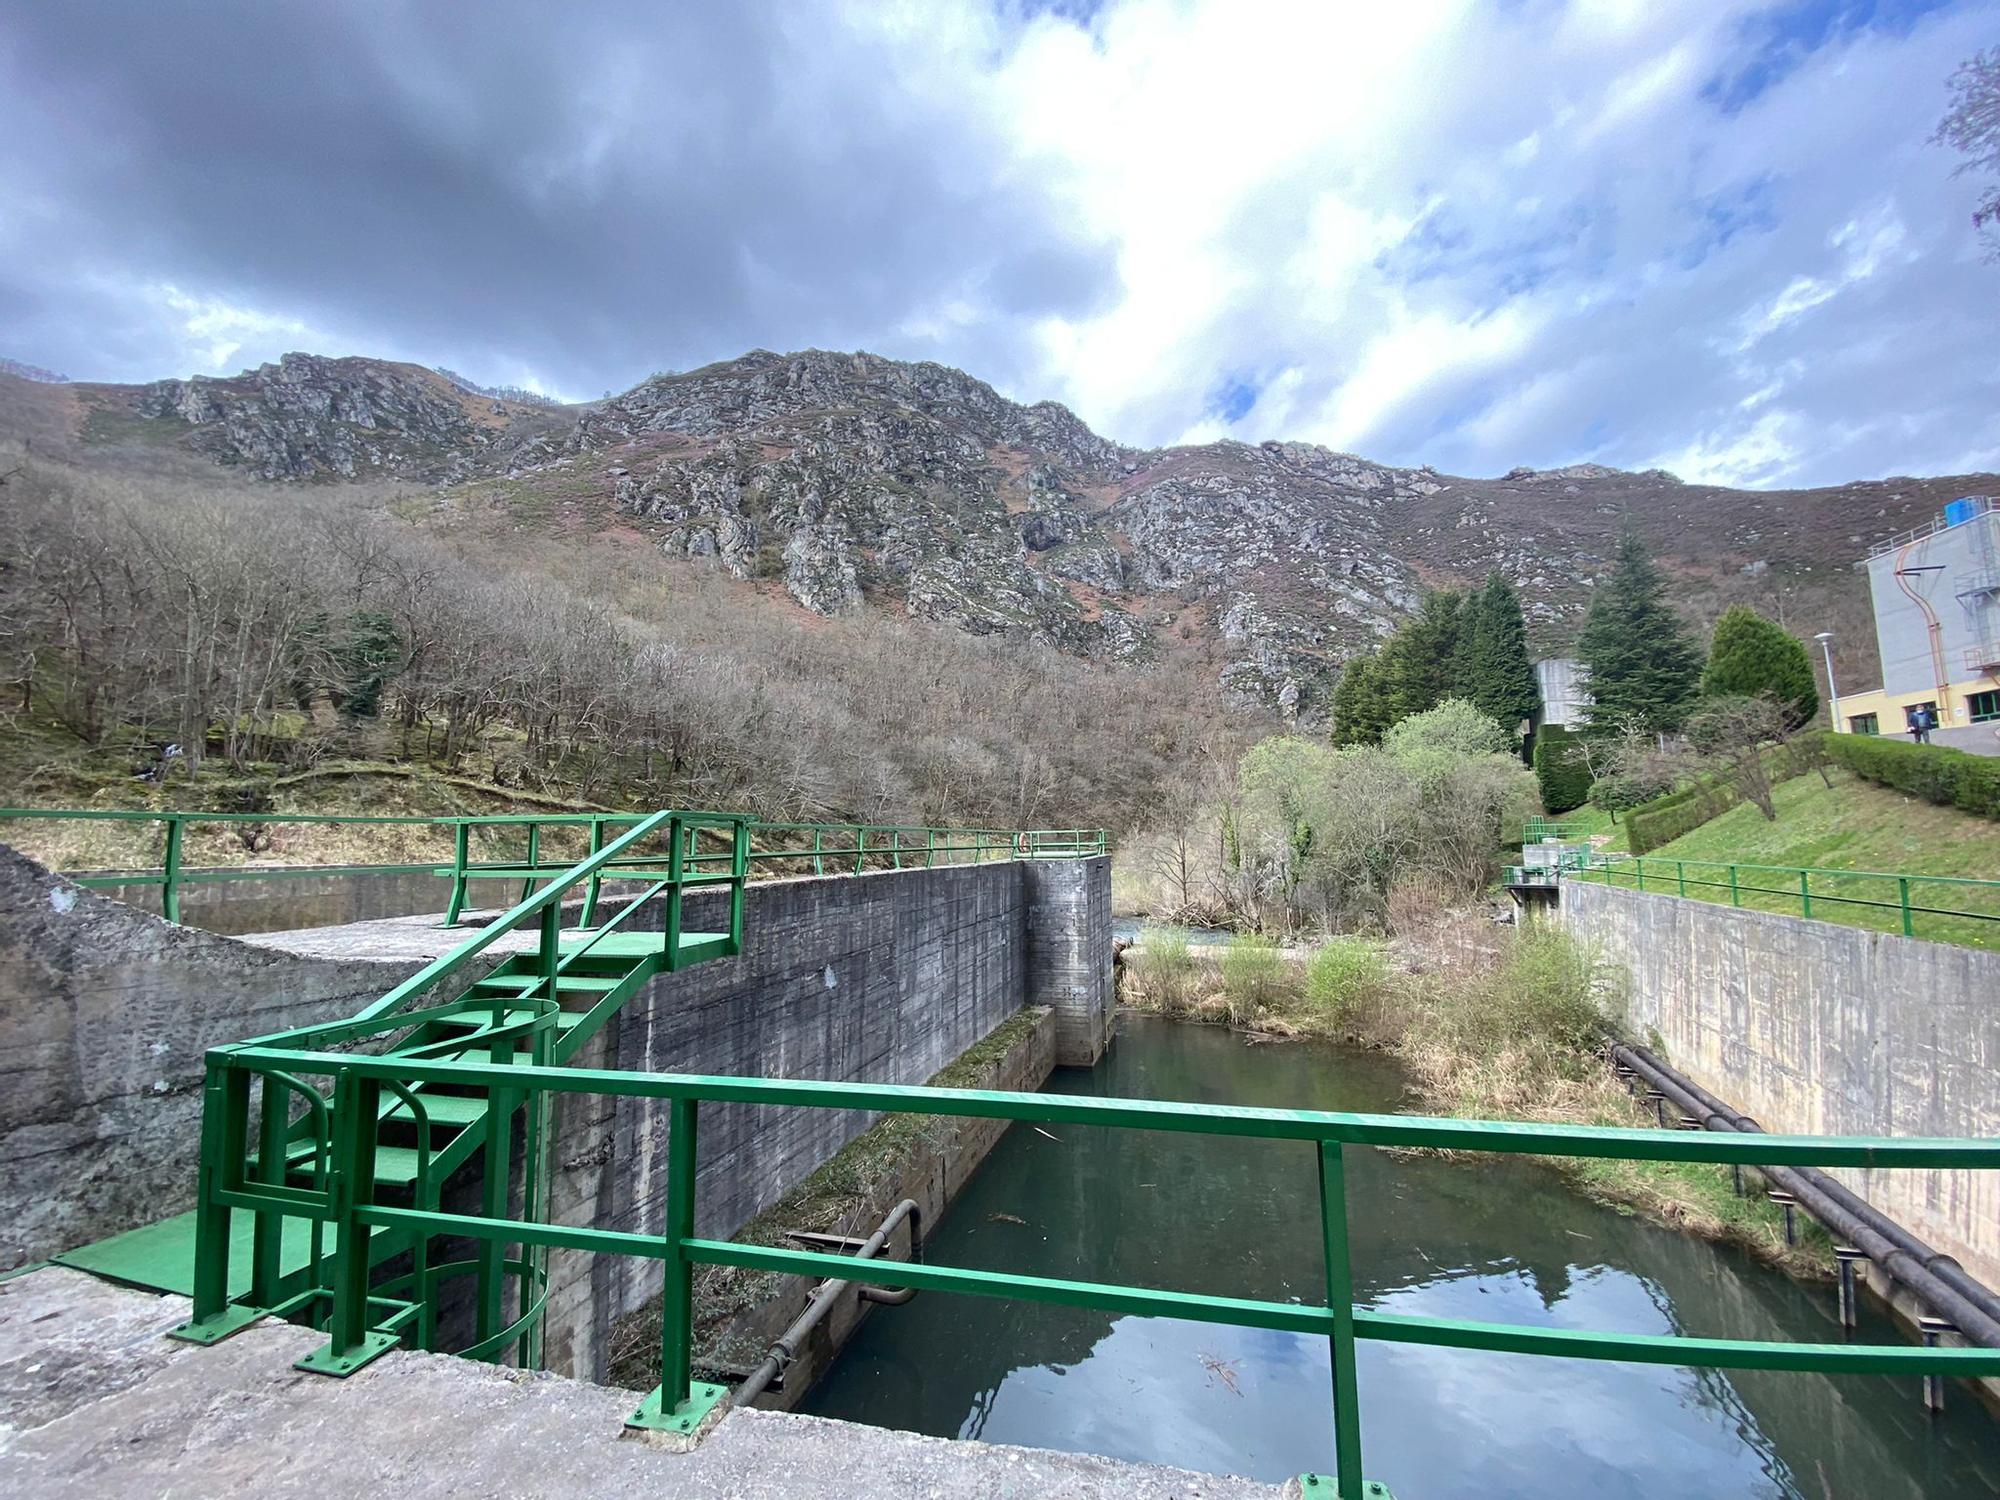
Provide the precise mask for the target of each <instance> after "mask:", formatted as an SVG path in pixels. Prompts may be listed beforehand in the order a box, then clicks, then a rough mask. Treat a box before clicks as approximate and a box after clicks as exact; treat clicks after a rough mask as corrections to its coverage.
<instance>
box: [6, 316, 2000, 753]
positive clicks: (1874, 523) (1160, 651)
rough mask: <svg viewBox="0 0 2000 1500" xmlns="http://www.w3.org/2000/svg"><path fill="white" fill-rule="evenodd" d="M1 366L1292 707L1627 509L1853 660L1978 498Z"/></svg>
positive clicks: (997, 406)
mask: <svg viewBox="0 0 2000 1500" xmlns="http://www.w3.org/2000/svg"><path fill="white" fill-rule="evenodd" d="M0 383H4V387H5V388H6V394H7V395H8V396H9V399H8V400H7V401H6V402H5V403H4V404H0V405H4V410H5V411H11V412H21V411H24V410H31V409H32V410H36V411H39V412H40V414H41V416H42V417H43V418H44V422H43V428H42V430H44V431H47V430H58V431H61V432H64V433H66V434H67V438H68V440H69V441H70V443H71V444H72V445H73V448H74V451H75V452H76V454H77V455H78V456H79V458H80V460H81V461H84V462H89V461H90V459H91V456H92V453H93V451H94V450H96V449H100V448H108V447H123V448H126V449H131V448H133V447H135V446H136V447H139V448H142V449H144V448H150V449H153V450H168V451H173V450H184V451H186V452H191V453H193V454H196V455H198V456H200V457H201V458H203V459H205V460H208V461H210V462H214V463H218V464H221V465H224V466H226V467H229V468H233V469H236V470H239V471H241V472H244V473H246V474H249V475H253V476H256V477H257V478H259V479H263V480H268V481H273V482H279V483H282V482H287V481H289V482H300V481H317V482H331V483H341V482H349V481H356V480H368V479H374V480H389V481H399V482H409V483H415V484H420V485H426V486H431V487H434V488H436V489H437V490H439V491H440V492H441V494H442V495H444V496H445V497H447V498H448V499H451V500H454V501H458V502H463V503H466V504H484V505H485V506H487V507H488V508H492V509H497V510H500V511H503V512H505V511H510V510H511V511H514V512H517V513H520V514H540V513H546V512H549V511H551V510H554V511H556V512H558V513H560V514H562V515H564V516H567V517H569V518H570V522H571V524H573V525H575V526H576V527H579V528H581V529H584V530H586V531H588V530H593V529H594V530H596V531H598V532H603V533H609V532H612V531H614V530H616V531H620V532H626V531H632V532H636V533H637V534H639V535H640V536H642V537H644V538H645V539H646V540H647V541H648V542H649V543H650V544H652V545H653V546H655V547H657V548H658V549H659V551H660V552H661V553H662V554H664V555H665V556H667V557H669V558H674V559H684V560H687V561H691V562H700V563H707V564H709V565H712V566H715V567H718V568H720V569H722V570H724V571H725V572H727V573H728V574H729V575H731V576H732V577H734V578H736V579H738V580H740V581H742V582H743V583H745V584H751V585H756V586H760V587H764V588H767V589H768V588H776V589H779V590H782V592H783V593H784V594H785V595H786V596H787V597H789V598H790V599H791V600H792V601H793V602H794V603H795V604H796V605H797V606H798V607H800V608H802V609H804V610H808V611H810V612H812V613H814V614H819V615H837V614H841V613H844V612H847V611H852V610H857V609H863V608H868V607H871V606H883V607H889V608H892V609H894V608H900V609H903V610H906V611H907V612H908V613H910V614H912V615H916V616H921V617H925V618H930V619H938V620H947V621H950V622H952V623H954V624H956V625H958V626H959V627H961V628H963V629H966V630H969V631H973V632H976V633H981V634H993V633H1001V634H1009V635H1019V636H1022V637H1025V638H1029V639H1034V640H1037V641H1041V642H1043V643H1045V644H1048V645H1052V646H1055V647H1057V648H1058V649H1061V650H1064V651H1068V652H1071V653H1073V654H1076V655H1079V656H1084V657H1093V658H1107V659H1112V660H1120V661H1135V662H1146V661H1154V660H1161V659H1172V658H1175V657H1176V656H1177V654H1178V652H1177V647H1176V643H1177V642H1180V643H1186V642H1191V641H1195V640H1197V639H1200V640H1202V641H1204V642H1206V643H1207V644H1209V645H1212V646H1213V647H1214V648H1215V650H1214V651H1213V652H1211V653H1209V654H1210V655H1212V656H1214V657H1215V658H1216V662H1214V663H1210V664H1209V665H1208V666H1207V667H1206V668H1205V670H1213V671H1215V672H1216V673H1217V674H1218V676H1219V678H1220V681H1221V683H1222V686H1223V687H1224V688H1225V689H1226V690H1227V691H1228V692H1229V693H1231V694H1233V695H1236V696H1238V697H1240V698H1242V699H1245V700H1249V701H1251V702H1255V703H1257V704H1261V705H1263V706H1265V707H1268V708H1273V709H1277V710H1279V711H1281V712H1283V713H1287V714H1291V715H1296V716H1300V717H1304V718H1306V719H1316V718H1318V717H1319V716H1320V715H1321V714H1322V713H1323V712H1324V708H1325V704H1326V700H1327V696H1328V694H1329V691H1330V688H1331V685H1332V682H1333V680H1334V677H1335V676H1336V675H1337V672H1338V668H1339V665H1340V663H1341V662H1342V661H1343V660H1345V659H1346V658H1347V657H1348V656H1350V655H1352V654H1353V653H1354V652H1355V651H1357V650H1362V649H1366V648H1367V647H1368V646H1369V645H1371V644H1372V643H1373V642H1374V641H1376V640H1379V639H1380V638H1381V637H1382V636H1383V635H1384V634H1385V633H1386V632H1387V631H1388V630H1389V629H1391V628H1393V626H1394V624H1395V622H1396V621H1397V620H1398V619H1400V618H1401V617H1402V616H1404V615H1405V614H1406V613H1407V612H1408V611H1409V610H1410V609H1411V608H1413V607H1414V605H1415V604H1416V602H1417V600H1418V599H1419V598H1420V596H1421V593H1422V591H1423V590H1424V589H1425V588H1427V587H1433V586H1441V585H1462V584H1469V583H1474V582H1477V581H1478V580H1479V579H1480V578H1482V577H1483V576H1484V575H1485V573H1486V572H1487V571H1488V570H1489V569H1493V568H1497V569H1499V570H1500V571H1502V572H1503V573H1505V574H1506V575H1507V576H1508V577H1509V578H1510V580H1511V581H1512V582H1513V583H1514V584H1515V586H1516V587H1517V589H1519V590H1520V592H1521V594H1522V598H1523V604H1524V608H1525V609H1526V612H1527V615H1528V619H1529V623H1530V628H1531V631H1532V633H1533V635H1534V637H1535V640H1536V644H1537V646H1538V648H1540V649H1542V650H1545V651H1556V650H1560V649H1562V648H1563V647H1564V646H1566V645H1567V643H1568V641H1569V639H1570V637H1571V635H1572V634H1573V632H1574V628H1575V625H1576V623H1577V621H1578V619H1579V617H1580V613H1581V608H1582V604H1583V600H1584V598H1585V597H1586V595H1587V592H1588V587H1589V585H1590V583H1591V582H1592V581H1593V580H1594V578H1595V577H1596V576H1597V574H1598V573H1599V572H1600V571H1601V570H1602V569H1603V568H1604V567H1605V566H1606V565H1607V564H1608V559H1609V555H1610V545H1611V542H1612V540H1613V539H1614V538H1615V534H1616V532H1617V530H1618V528H1619V526H1620V525H1621V524H1622V523H1623V521H1624V519H1625V518H1626V517H1628V516H1629V517H1631V518H1632V519H1633V521H1634V522H1635V523H1636V524H1638V525H1639V526H1640V528H1641V530H1642V531H1643V532H1645V533H1646V534H1647V536H1648V539H1649V540H1650V541H1651V542H1652V543H1653V545H1654V547H1655V549H1656V550H1657V551H1659V552H1660V553H1661V555H1662V558H1663V560H1664V561H1665V562H1666V564H1667V565H1668V566H1669V568H1670V569H1672V570H1673V572H1674V573H1675V575H1676V578H1677V581H1678V583H1679V585H1680V587H1679V591H1678V592H1679V602H1680V603H1681V605H1682V607H1683V608H1684V609H1685V610H1686V611H1687V612H1688V613H1689V615H1690V617H1691V618H1692V619H1694V620H1695V621H1696V623H1706V622H1707V621H1708V620H1710V619H1712V618H1713V617H1714V615H1716V614H1718V613H1719V612H1720V610H1721V609H1722V608H1724V607H1726V606H1727V605H1728V604H1730V603H1737V602H1745V603H1750V604H1752V605H1754V606H1756V607H1758V608H1760V609H1762V610H1763V611H1764V612H1765V613H1767V614H1772V615H1774V616H1776V617H1778V618H1780V619H1781V620H1783V621H1785V622H1786V623H1788V624H1790V625H1791V626H1792V628H1794V629H1797V630H1799V631H1800V632H1801V633H1804V634H1810V633H1812V632H1814V631H1816V630H1818V629H1822V628H1832V629H1834V630H1835V631H1836V634H1837V636H1838V637H1839V640H1840V647H1841V659H1840V666H1841V669H1842V672H1843V676H1844V677H1845V678H1847V679H1848V680H1860V679H1862V678H1865V677H1866V676H1867V675H1868V673H1869V672H1870V671H1872V669H1873V654H1874V653H1873V640H1872V631H1870V630H1869V629H1868V614H1867V609H1866V596H1865V585H1864V584H1862V583H1861V582H1860V580H1859V579H1858V578H1857V576H1856V575H1854V574H1853V572H1852V570H1851V567H1849V566H1848V565H1849V564H1851V562H1852V561H1853V560H1855V559H1857V558H1859V557H1860V556H1861V555H1862V554H1863V552H1864V551H1865V550H1866V547H1867V545H1868V544H1869V543H1871V542H1873V541H1874V540H1876V539H1878V538H1879V537H1880V536H1883V535H1887V534H1889V533H1891V532H1894V531H1897V530H1900V529H1903V528H1904V527H1906V526H1909V525H1913V524H1916V523H1917V522H1919V521H1921V520H1923V519H1925V518H1926V517H1927V515H1928V514H1929V513H1930V512H1932V511H1934V510H1936V509H1937V508H1938V507H1939V506H1940V505H1941V504H1942V503H1943V502H1944V501H1945V500H1947V499H1950V498H1952V497H1953V496H1954V495H1956V494H1958V493H1963V492H1964V491H1965V490H1966V489H1968V488H1977V487H1981V486H1986V487H2000V478H1996V476H1992V475H1967V476H1947V477H1936V478H1897V479H1885V480H1869V481H1859V482H1856V483H1853V484H1849V485H1840V486H1827V487H1822V488H1820V489H1814V490H1789V491H1737V490H1729V489H1725V488H1721V487H1717V486H1707V485H1699V484H1688V483H1684V482H1683V481H1681V480H1680V479H1678V478H1677V477H1675V476H1673V475H1671V474H1667V473H1665V472H1663V471H1659V470H1652V471H1646V472H1640V473H1634V472H1630V471H1624V470H1618V469H1613V468H1609V467H1608V466H1605V465H1600V464H1594V463H1580V464H1570V465H1564V466H1560V467H1558V468H1554V469H1549V470H1539V471H1537V470H1532V469H1522V468H1516V469H1513V470H1510V471H1509V472H1508V473H1507V474H1505V475H1502V476H1500V477H1499V478H1495V479H1481V478H1475V477H1468V476H1456V475H1449V474H1443V473H1439V472H1438V471H1436V470H1433V469H1430V468H1428V467H1418V468H1404V467H1398V466H1394V465H1386V464H1380V463H1376V462H1374V461H1372V460H1369V459H1366V458H1362V457H1360V456H1358V455H1355V454H1350V453H1340V452H1336V451H1334V450H1331V449H1328V448H1324V447H1321V446H1319V445H1316V444H1311V443H1303V442H1284V441H1276V440H1273V441H1267V442H1263V443H1256V444H1249V443H1240V442H1235V441H1222V442H1215V443H1207V444H1200V445H1191V446H1183V447H1174V448H1164V449H1141V448H1133V447H1128V446H1126V445H1123V444H1119V443H1117V442H1115V441H1113V440H1111V439H1108V438H1104V437H1101V436H1099V435H1098V434H1097V433H1095V432H1093V431H1092V430H1091V429H1090V428H1089V426H1088V425H1087V424H1085V423H1084V422H1083V421H1082V420H1081V419H1079V418H1078V417H1077V416H1076V415H1075V414H1074V413H1072V412H1070V411H1069V410H1068V408H1066V407H1064V406H1062V405H1061V404H1060V403H1057V402H1053V401H1044V402H1038V403H1034V404H1031V405H1023V404H1021V403H1019V402H1015V401H1012V400H1010V399H1008V398H1006V397H1004V396H1001V395H1000V394H999V393H998V392H996V391H995V390H994V389H993V387H992V386H990V385H988V384H987V383H986V382H984V381H981V380H979V379H978V378H977V377H975V376H972V375H969V374H967V373H966V372H963V371H960V370H956V369H954V368H952V367H950V366H946V365H941V364H935V363H930V362H908V361H898V360H892V359H888V358H885V357H883V356H880V355H874V354H868V353H862V352H856V353H843V352H837V351H826V350H803V351H797V352H794V353H789V354H781V353H775V352H773V351H769V350H753V351H750V352H749V353H746V354H744V355H741V356H738V357H737V358H735V359H731V360H723V361H717V362H715V363H712V364H709V365H705V366H702V367H700V368H699V369H695V370H691V371H686V372H679V373H662V374H658V375H654V376H651V377H649V378H648V379H646V380H644V381H641V382H639V383H638V384H637V385H635V386H633V387H632V388H631V389H630V390H628V391H625V392H623V393H621V394H619V395H616V396H612V397H608V398H606V399H604V400H600V401H595V402H587V403H580V404H577V405H572V406H561V407H552V406H548V405H545V404H542V403H541V402H540V401H537V400H533V399H521V400H514V399H508V398H507V397H506V396H505V395H504V393H493V392H486V391H484V390H483V388H477V387H474V386H472V384H471V382H468V381H466V380H465V379H464V378H463V377H460V376H455V375H451V374H447V373H442V372H439V371H436V370H432V369H429V368H427V367H425V366H421V365H414V364H406V363H399V362H392V361H384V360H376V359H372V358H369V357H366V356H346V357H340V358H332V357H327V356H320V355H312V354H301V353H294V354H287V355H285V356H284V357H283V358H281V359H280V360H278V361H276V362H274V363H270V364H266V365H263V366H259V367H257V368H256V369H254V370H247V371H244V372H242V373H241V374H239V375H236V376H228V377H210V376H194V377H190V378H187V379H184V380H163V381H156V382H151V383H148V384H145V385H139V386H118V385H107V384H102V383H88V382H73V383H70V384H67V385H61V386H54V385H31V384H30V383H29V382H27V381H24V380H19V379H17V378H15V377H12V376H7V375H0ZM37 403H40V404H39V406H37ZM51 403H62V405H61V406H60V407H58V406H56V405H52V404H51ZM7 425H8V424H7V423H6V421H5V419H4V416H0V434H4V433H5V431H6V428H7ZM15 425H17V426H18V425H19V424H15ZM1218 663H1219V664H1218ZM1857 674H1858V675H1857Z"/></svg>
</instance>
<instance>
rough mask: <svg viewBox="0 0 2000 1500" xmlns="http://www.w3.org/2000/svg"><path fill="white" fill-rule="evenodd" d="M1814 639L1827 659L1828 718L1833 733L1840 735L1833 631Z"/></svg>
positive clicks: (1823, 631)
mask: <svg viewBox="0 0 2000 1500" xmlns="http://www.w3.org/2000/svg"><path fill="white" fill-rule="evenodd" d="M1813 639H1814V640H1816V641H1818V642H1819V649H1820V654H1821V655H1823V656H1824V657H1825V658H1826V696H1827V697H1828V699H1830V700H1831V701H1830V702H1829V703H1828V704H1827V709H1826V711H1827V716H1828V717H1829V718H1831V719H1832V720H1833V732H1834V733H1835V734H1839V733H1841V732H1842V731H1841V728H1840V689H1839V688H1837V687H1835V686H1834V682H1833V632H1832V631H1831V630H1822V631H1821V632H1820V633H1819V634H1818V635H1816V636H1814V637H1813Z"/></svg>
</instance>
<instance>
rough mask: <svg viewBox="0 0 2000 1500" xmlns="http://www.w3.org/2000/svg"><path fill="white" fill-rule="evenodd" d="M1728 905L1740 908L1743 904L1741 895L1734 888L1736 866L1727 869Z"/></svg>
mask: <svg viewBox="0 0 2000 1500" xmlns="http://www.w3.org/2000/svg"><path fill="white" fill-rule="evenodd" d="M1729 904H1730V905H1731V906H1741V905H1742V904H1743V893H1742V892H1741V891H1740V890H1738V889H1737V888H1736V866H1734V865H1731V866H1730V867H1729Z"/></svg>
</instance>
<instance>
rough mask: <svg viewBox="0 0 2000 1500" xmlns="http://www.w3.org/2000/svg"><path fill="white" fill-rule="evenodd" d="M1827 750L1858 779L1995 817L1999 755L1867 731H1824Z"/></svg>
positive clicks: (1998, 814) (1998, 813) (1999, 814)
mask: <svg viewBox="0 0 2000 1500" xmlns="http://www.w3.org/2000/svg"><path fill="white" fill-rule="evenodd" d="M1826 749H1827V754H1828V755H1830V756H1831V757H1832V758H1833V759H1834V761H1836V762H1837V763H1838V764H1840V765H1843V766H1845V767H1847V769H1848V770H1850V771H1852V772H1853V773H1854V774H1855V775H1856V776H1859V777H1860V778H1861V779H1862V780H1863V781H1873V782H1876V783H1877V784H1879V785H1881V786H1886V787H1894V788H1895V789H1896V790H1897V791H1899V792H1908V793H1909V794H1910V795H1911V796H1912V797H1921V798H1923V800H1924V801H1926V802H1935V803H1936V804H1937V805H1938V806H1939V807H1955V808H1957V809H1959V811H1961V812H1969V813H1972V814H1974V815H1976V816H1978V817H1982V818H2000V756H1992V755H1970V754H1967V753H1966V752H1965V751H1963V750H1954V749H1952V748H1951V747H1950V746H1948V745H1919V744H1917V743H1915V742H1914V741H1910V742H1907V743H1906V742H1905V741H1903V740H1892V739H1885V738H1882V737H1880V736H1877V735H1872V734H1830V735H1827V736H1826Z"/></svg>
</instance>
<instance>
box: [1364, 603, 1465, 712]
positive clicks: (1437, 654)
mask: <svg viewBox="0 0 2000 1500" xmlns="http://www.w3.org/2000/svg"><path fill="white" fill-rule="evenodd" d="M1464 604H1465V600H1464V596H1463V595H1461V594H1460V593H1459V592H1458V591H1457V590H1456V589H1434V590H1432V591H1431V592H1430V593H1428V594H1426V595H1424V602H1423V605H1422V607H1421V608H1420V609H1418V611H1417V612H1416V614H1414V615H1413V616H1411V617H1410V618H1409V619H1407V620H1405V621H1404V622H1403V623H1402V625H1401V627H1400V628H1399V629H1398V630H1397V631H1396V633H1395V634H1394V635H1392V636H1390V637H1389V640H1388V644H1386V645H1385V646H1383V648H1382V654H1381V657H1380V659H1379V661H1378V663H1377V674H1378V676H1379V678H1380V681H1381V686H1382V694H1383V697H1384V699H1385V700H1386V702H1387V705H1388V712H1389V722H1390V723H1392V724H1393V723H1394V722H1395V721H1396V720H1398V719H1407V718H1408V717H1409V716H1410V715H1411V714H1421V713H1428V712H1429V711H1430V710H1431V709H1433V708H1436V707H1437V706H1438V705H1439V704H1440V703H1442V702H1444V700H1445V699H1446V698H1448V697H1449V696H1451V691H1452V670H1453V667H1454V666H1455V664H1456V662H1457V659H1458V642H1459V632H1460V628H1461V625H1462V622H1463V616H1464V613H1465V610H1464ZM1384 727H1385V728H1386V727H1387V726H1386V725H1385V726H1384Z"/></svg>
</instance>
